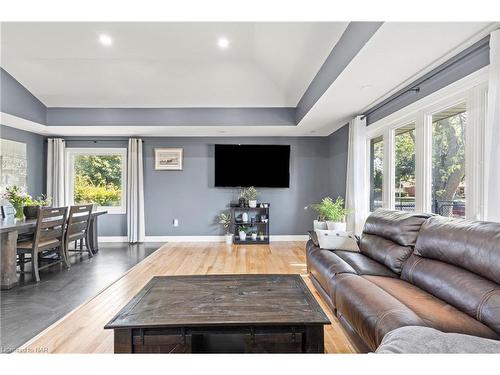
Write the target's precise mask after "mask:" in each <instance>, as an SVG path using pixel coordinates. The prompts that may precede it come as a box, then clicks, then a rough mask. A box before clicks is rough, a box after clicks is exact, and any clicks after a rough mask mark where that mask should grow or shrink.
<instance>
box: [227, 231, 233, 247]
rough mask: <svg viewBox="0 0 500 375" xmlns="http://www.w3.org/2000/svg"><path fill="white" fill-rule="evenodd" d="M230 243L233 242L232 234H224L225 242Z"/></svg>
mask: <svg viewBox="0 0 500 375" xmlns="http://www.w3.org/2000/svg"><path fill="white" fill-rule="evenodd" d="M232 243H233V234H232V233H227V234H226V244H228V245H231V244H232Z"/></svg>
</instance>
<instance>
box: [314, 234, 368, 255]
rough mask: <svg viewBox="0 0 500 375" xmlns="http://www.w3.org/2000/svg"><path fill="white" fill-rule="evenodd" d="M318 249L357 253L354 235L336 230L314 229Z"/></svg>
mask: <svg viewBox="0 0 500 375" xmlns="http://www.w3.org/2000/svg"><path fill="white" fill-rule="evenodd" d="M316 235H317V236H318V242H319V247H320V248H322V249H326V250H346V251H359V247H358V241H356V237H355V236H354V234H352V233H349V232H343V231H338V230H322V229H316Z"/></svg>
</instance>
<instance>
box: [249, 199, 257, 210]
mask: <svg viewBox="0 0 500 375" xmlns="http://www.w3.org/2000/svg"><path fill="white" fill-rule="evenodd" d="M248 207H250V208H255V207H257V200H249V201H248Z"/></svg>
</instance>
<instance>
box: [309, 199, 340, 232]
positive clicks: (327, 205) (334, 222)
mask: <svg viewBox="0 0 500 375" xmlns="http://www.w3.org/2000/svg"><path fill="white" fill-rule="evenodd" d="M311 207H312V208H313V209H314V210H315V211H316V212H317V213H318V220H315V221H314V229H331V230H340V231H344V232H345V231H346V229H347V228H346V223H345V217H346V215H347V214H348V213H349V210H348V209H346V208H344V199H342V198H341V197H338V198H337V199H336V200H335V201H334V200H333V199H332V198H330V197H325V198H323V200H322V201H321V202H320V203H316V204H313V205H311ZM325 223H326V228H325Z"/></svg>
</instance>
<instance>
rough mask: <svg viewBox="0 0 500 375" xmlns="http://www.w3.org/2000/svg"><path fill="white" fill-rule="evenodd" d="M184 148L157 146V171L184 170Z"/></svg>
mask: <svg viewBox="0 0 500 375" xmlns="http://www.w3.org/2000/svg"><path fill="white" fill-rule="evenodd" d="M182 150H183V149H182V148H155V170H156V171H182Z"/></svg>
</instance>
